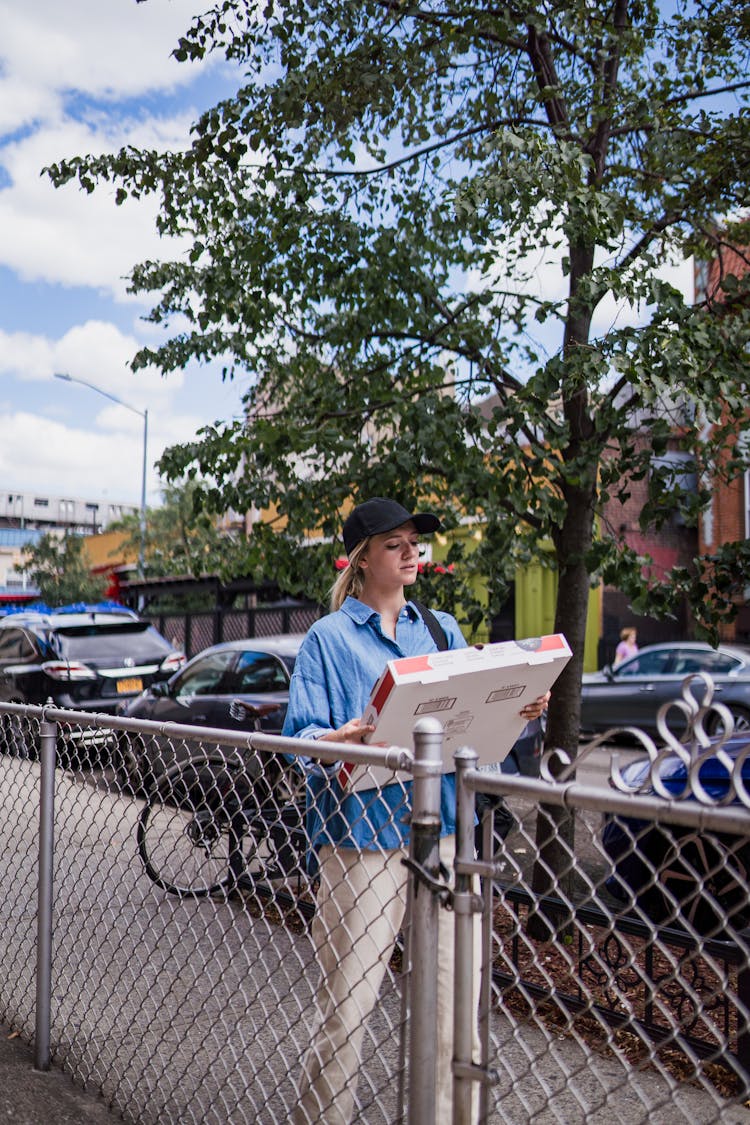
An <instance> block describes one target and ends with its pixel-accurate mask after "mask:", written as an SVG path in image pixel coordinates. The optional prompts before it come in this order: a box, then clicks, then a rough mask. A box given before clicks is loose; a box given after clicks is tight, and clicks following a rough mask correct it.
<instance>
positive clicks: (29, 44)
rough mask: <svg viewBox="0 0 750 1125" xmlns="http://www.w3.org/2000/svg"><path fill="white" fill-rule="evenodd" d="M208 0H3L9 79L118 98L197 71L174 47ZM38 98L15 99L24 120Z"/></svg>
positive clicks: (3, 49)
mask: <svg viewBox="0 0 750 1125" xmlns="http://www.w3.org/2000/svg"><path fill="white" fill-rule="evenodd" d="M206 7H207V5H206V4H205V3H204V2H202V0H149V3H147V4H136V3H135V2H134V0H66V2H65V3H63V4H61V3H60V2H59V0H33V2H32V3H26V4H19V3H18V0H0V26H2V29H3V35H2V42H0V63H2V70H3V73H4V75H5V79H6V81H7V82H9V83H19V84H20V85H23V84H25V85H27V87H28V88H29V89H35V90H37V91H39V92H40V94H41V96H42V98H43V95H44V93H45V92H53V93H54V95H55V97H56V98H60V97H62V96H64V94H65V93H66V92H69V91H72V90H76V91H80V92H82V93H84V94H89V95H94V96H97V97H108V98H116V97H123V96H128V95H135V94H139V93H142V92H143V91H145V90H167V89H170V88H172V87H174V86H176V85H179V84H181V83H184V82H187V81H189V80H190V79H192V78H193V77H194V76H195V73H196V66H195V65H193V66H192V67H191V66H188V65H185V64H184V63H177V61H176V60H175V59H173V58H172V57H171V52H172V50H173V49H174V47H175V46H176V44H177V40H178V38H179V37H180V35H182V34H184V32H185V31H186V29H187V28H188V26H189V25H190V22H191V20H192V18H193V16H195V15H196V14H198V13H200V12H202V11H204V10H205V9H206ZM38 104H41V103H35V102H34V101H32V103H31V104H30V105H27V104H25V103H24V104H23V108H20V107H19V106H18V105H16V106H15V107H14V109H15V117H16V121H17V122H18V123H23V124H28V123H29V122H30V121H32V120H34V111H35V109H36V108H37V106H38Z"/></svg>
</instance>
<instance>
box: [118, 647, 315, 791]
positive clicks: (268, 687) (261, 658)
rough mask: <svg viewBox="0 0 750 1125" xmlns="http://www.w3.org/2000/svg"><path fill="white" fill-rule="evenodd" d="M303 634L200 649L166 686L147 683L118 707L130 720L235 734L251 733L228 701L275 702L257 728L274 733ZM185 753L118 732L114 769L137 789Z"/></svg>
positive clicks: (169, 742)
mask: <svg viewBox="0 0 750 1125" xmlns="http://www.w3.org/2000/svg"><path fill="white" fill-rule="evenodd" d="M303 637H304V634H302V633H291V634H288V635H283V636H282V635H279V636H271V637H264V638H262V639H260V638H258V639H254V640H239V641H228V642H226V643H224V644H219V645H213V646H212V647H211V648H207V649H204V651H203V652H200V653H198V655H197V656H194V657H193V659H192V660H190V661H188V663H187V664H186V665H185V667H184V668H182V669H181V670H180V671H179V672H177V673H176V675H174V676H172V677H171V679H169V680H168V681H166V682H165V683H158V684H152V685H151V687H150V688H148V689H147V690H146V691H144V692H143V693H142V694H141V695H139V696H138V697H137V698H136V699H133V700H131V701H129V702H128V703H127V704H125V705H123V706H122V707H121V708H120V714H122V715H125V716H127V717H128V718H133V719H150V720H153V721H154V722H159V723H183V724H187V725H189V726H197V727H218V728H219V729H223V728H227V729H228V730H231V731H233V732H234V733H238V734H241V733H242V732H243V731H252V730H254V729H255V721H254V720H253V719H252V718H250V717H248V716H243V717H242V718H234V716H233V714H232V713H231V712H230V705H231V703H232V702H233V700H237V699H239V700H242V701H243V702H246V703H248V704H251V705H253V706H259V705H263V704H276V705H277V707H276V709H275V710H273V711H271V712H270V713H268V714H266V715H265V716H264V717H263V718H262V719H261V720H260V729H261V730H265V731H268V732H270V733H272V734H278V733H279V732H280V731H281V728H282V726H283V723H284V717H285V715H286V709H287V704H288V701H289V681H290V678H291V674H292V670H293V668H294V661H295V658H296V656H297V652H298V651H299V646H300V644H301V643H302V640H303ZM186 753H187V749H186V747H184V745H180V744H179V740H174V739H170V738H163V737H153V738H148V739H145V738H144V737H143V736H142V735H139V734H131V733H129V732H122V733H121V734H120V735H119V737H118V744H117V750H116V762H115V766H116V770H117V776H118V780H119V782H120V784H121V785H122V786H123V787H124V788H130V789H133V790H135V791H140V790H142V789H144V788H145V787H148V786H149V785H152V784H153V782H154V781H155V780H156V779H157V778H158V777H159V776H160V775H161V774H162V773H163V772H164V770H166V769H168V768H169V766H171V765H173V764H174V763H175V762H176V761H177V760H179V759H180V758H181V757H184V756H185V755H186Z"/></svg>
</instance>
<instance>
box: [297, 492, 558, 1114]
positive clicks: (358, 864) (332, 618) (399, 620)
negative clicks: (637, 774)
mask: <svg viewBox="0 0 750 1125" xmlns="http://www.w3.org/2000/svg"><path fill="white" fill-rule="evenodd" d="M440 526H441V524H440V521H439V519H438V518H437V516H435V515H433V514H431V513H418V514H411V513H409V512H408V511H407V510H406V509H405V508H404V507H402V505H401V504H399V503H397V502H396V501H394V500H390V499H385V498H382V497H374V498H373V499H371V500H367V501H365V502H364V503H362V504H359V505H357V507H355V508H354V509H353V511H352V512H351V514H350V515H349V517H348V518H347V519H346V521H345V523H344V525H343V539H344V546H345V548H346V553H347V556H348V560H349V565H348V567H347V568H346V569H345V570H344V571H342V573H341V574H340V575H339V578H338V579H337V581H336V583H335V585H334V587H333V590H332V594H331V610H332V612H331V613H330V614H329V615H328V616H327V617H323V618H321V620H319V621H317V622H316V623H315V624H314V625H313V626H312V628H311V629H310V631H309V632H308V634H307V636H306V638H305V640H304V642H303V644H302V646H301V648H300V651H299V654H298V656H297V660H296V663H295V668H294V673H293V675H292V681H291V685H290V691H289V706H288V710H287V714H286V720H285V723H284V730H283V734H285V735H287V736H291V737H296V738H301V739H320V740H325V741H327V742H343V743H347V742H360V741H362V740H363V739H364V738H365V737H366V736H367V735H368V734H370V733H371V732H372V731H373V729H374V728H373V727H372V726H368V725H365V724H364V723H363V722H362V715H363V714H364V711H365V708H366V705H367V702H368V700H369V696H370V691H371V689H372V687H373V685H374V683H375V682H376V680H377V679H378V677H379V676H380V674H381V672H382V671H383V668H384V667H385V664H386V663H387V661H388V660H392V659H396V658H399V657H404V656H418V655H423V654H425V653H428V652H435V651H437V645H436V642H435V640H434V638H433V636H432V634H431V632H430V630H429V629H428V627H427V625H426V624H425V620H424V618H423V617H422V615H421V613H420V611H419V609H418V608H417V607H416V606H415V605H414V603H413V602H410V601H407V599H406V597H405V594H404V590H405V588H406V587H407V586H410V585H411V584H412V583H413V582H415V580H416V578H417V573H418V562H419V547H420V539H419V537H420V535H424V534H429V533H430V532H434V531H437V530H438V529H439V528H440ZM435 617H436V618H437V619H438V621H439V623H440V626H441V627H442V629H443V631H444V633H445V636H446V638H447V642H448V648H454V649H455V648H462V647H464V646H465V645H466V641H465V640H464V637H463V635H462V633H461V630H460V628H459V626H458V623H457V622H456V620H455V619H454V618H453V617H452V616H451V615H450V614H447V613H442V612H436V613H435ZM546 703H547V697H546V696H545V697H544V698H542V699H537V700H534V701H533V702H531V703H529V704H528V705H527V706H526V707H525V708H524V709H523V710H522V711H521V714H522V715H523V716H524V718H526V719H527V720H533V719H536V718H538V717H539V715H540V714H542V712H543V711H544V709H545V707H546ZM303 764H304V765H305V768H306V770H307V832H308V836H309V838H310V841H311V846H312V848H313V850H314V852H315V854H316V858H317V862H318V871H319V878H320V884H319V890H318V896H317V903H316V913H315V917H314V920H313V925H312V938H313V944H314V946H315V951H316V956H317V959H318V963H319V965H320V969H321V981H320V986H319V989H318V993H317V996H316V1007H317V1016H316V1023H315V1027H314V1030H313V1034H312V1038H311V1044H310V1047H309V1049H308V1050H307V1052H306V1054H305V1057H304V1059H303V1063H302V1083H301V1085H302V1088H301V1091H300V1100H299V1104H298V1107H297V1110H296V1113H295V1116H294V1120H295V1122H298V1123H304V1125H309V1123H312V1122H325V1125H348V1122H350V1121H351V1120H352V1119H353V1117H354V1114H355V1109H356V1088H357V1080H358V1076H359V1066H360V1055H361V1045H362V1038H363V1033H364V1025H365V1022H366V1020H367V1017H368V1015H369V1014H370V1012H371V1011H372V1010H373V1008H374V1006H375V1004H376V1002H377V999H378V993H379V990H380V986H381V983H382V980H383V977H384V974H385V971H386V966H387V963H388V957H389V954H390V952H391V949H392V947H393V945H394V942H395V940H396V937H397V935H398V933H399V931H400V929H401V927H402V923H403V918H404V910H405V903H406V884H407V871H406V868H405V867H404V866H403V863H402V860H403V859H404V857H405V855H406V854H407V849H408V845H409V817H410V812H411V807H410V798H411V789H412V785H411V783H405V784H403V783H401V782H396V783H394V784H392V785H386V786H383V787H381V788H373V789H370V790H365V791H357V792H351V791H347V789H346V782H345V780H344V781H343V782H342V781H341V779H340V778H339V777H338V776H337V774H338V772H339V769H340V766H341V763H338V764H337V765H334V766H324V765H322V764H321V763H319V762H317V763H316V762H315V760H314V758H312V757H306V758H304V759H303ZM455 830H456V784H455V774H443V776H442V779H441V841H440V843H441V849H440V850H441V859H442V861H443V862H444V863H445V864H446V865H447V866H450V865H451V864H452V862H453V856H454V853H455ZM439 925H440V932H439V948H440V969H439V979H438V1058H437V1074H438V1090H437V1117H436V1120H438V1121H440V1122H449V1121H450V1120H451V1119H452V1101H453V1098H452V1068H451V1058H452V1030H453V925H454V923H453V918H452V916H451V915H450V914H449V913H448V912H447V911H445V910H441V911H440V923H439ZM476 929H477V934H478V927H477V928H476ZM476 963H477V964H478V951H477V962H476Z"/></svg>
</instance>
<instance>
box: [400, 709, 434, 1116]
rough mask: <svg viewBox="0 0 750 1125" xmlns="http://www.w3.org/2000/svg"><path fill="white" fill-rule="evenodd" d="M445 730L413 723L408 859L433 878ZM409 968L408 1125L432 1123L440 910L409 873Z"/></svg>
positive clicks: (429, 721)
mask: <svg viewBox="0 0 750 1125" xmlns="http://www.w3.org/2000/svg"><path fill="white" fill-rule="evenodd" d="M442 748H443V728H442V726H441V724H440V723H439V722H438V721H437V719H433V718H430V717H425V718H422V719H420V720H419V721H418V722H417V724H416V725H415V727H414V767H413V769H414V787H413V803H412V817H411V843H410V858H411V860H412V862H413V863H414V864H416V865H417V867H419V868H421V869H422V870H423V871H424V872H425V873H426V874H427V875H428V876H430V877H431V878H432V879H437V878H438V876H439V872H440V777H441V773H442ZM410 879H411V904H412V917H411V930H410V951H411V965H410V972H409V1012H410V1026H409V1113H408V1118H407V1120H408V1122H409V1125H434V1123H435V1110H436V1096H435V1086H436V1076H437V1062H436V1060H437V979H438V911H439V910H440V904H439V902H438V899H437V896H436V895H435V894H434V893H433V890H432V889H431V888H430V887H429V886H428V885H427V884H426V883H422V882H420V879H419V877H418V876H415V875H414V874H412V875H411V876H410Z"/></svg>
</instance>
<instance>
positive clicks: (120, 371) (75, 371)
mask: <svg viewBox="0 0 750 1125" xmlns="http://www.w3.org/2000/svg"><path fill="white" fill-rule="evenodd" d="M137 349H138V341H137V340H136V339H135V338H134V337H133V336H129V335H126V334H125V333H123V332H121V331H120V329H119V328H117V326H116V325H114V324H112V323H110V322H107V321H100V320H90V321H86V322H85V323H84V324H79V325H75V326H74V327H73V328H70V329H69V330H68V331H67V332H66V333H65V334H64V335H63V336H61V338H60V339H59V340H51V339H49V338H47V337H44V336H36V335H33V334H31V333H28V332H3V331H2V330H0V373H5V374H7V375H12V376H13V377H14V378H16V379H18V380H20V381H21V382H22V383H38V382H43V381H48V380H49V379H50V378H52V377H53V376H54V373H55V372H57V371H60V372H63V373H65V374H68V375H71V376H73V377H74V378H76V379H83V380H86V381H88V382H92V383H94V384H95V385H96V386H98V387H101V389H102V390H104V391H107V392H109V393H110V394H113V395H116V396H117V397H118V398H123V399H125V400H126V401H129V402H131V403H132V405H133V406H136V407H137V405H138V399H139V398H140V399H141V400H147V401H149V402H152V403H154V402H155V403H156V404H157V406H166V402H167V400H168V398H169V397H171V396H172V395H173V394H174V393H175V392H176V391H179V390H180V389H181V388H182V386H183V384H184V380H185V376H184V372H182V371H176V372H174V373H173V374H172V375H171V376H170V380H169V383H168V384H167V383H166V382H165V380H164V379H163V378H162V377H161V375H160V374H159V373H158V372H156V371H153V370H144V371H139V372H133V371H132V370H131V369H130V368H129V366H128V364H129V362H130V360H131V359H132V358H133V355H134V354H135V352H136V351H137Z"/></svg>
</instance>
